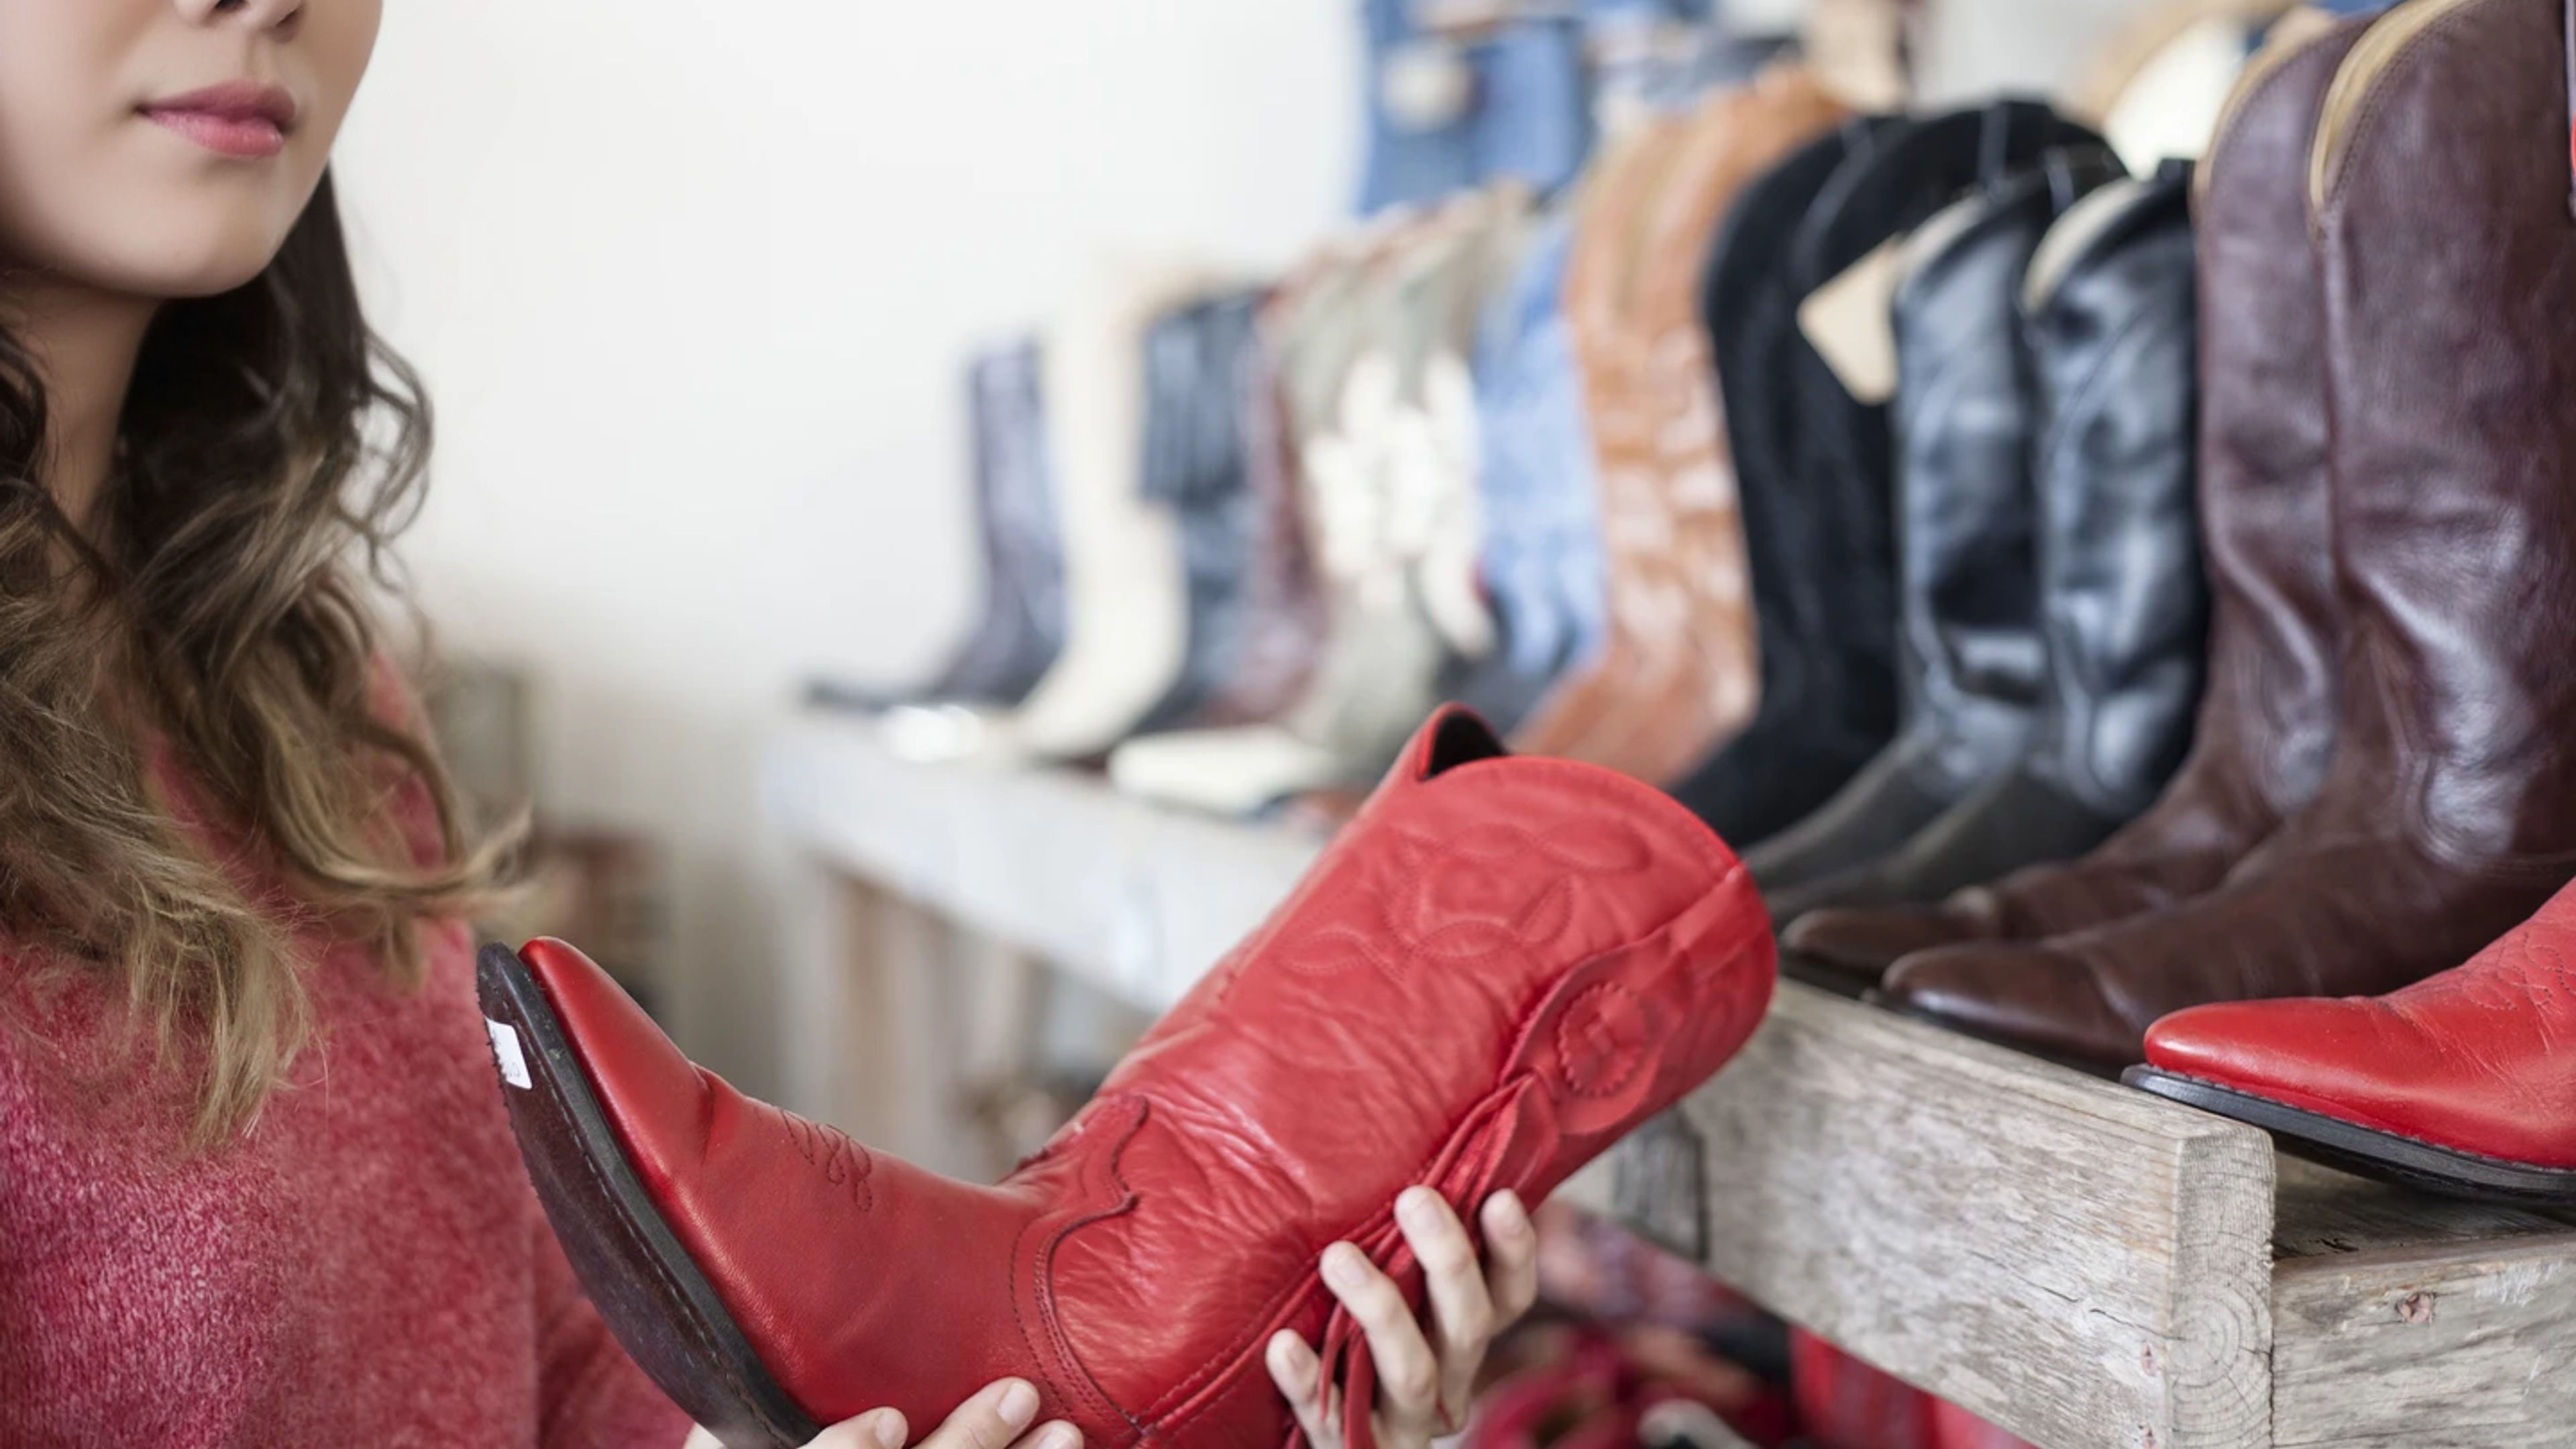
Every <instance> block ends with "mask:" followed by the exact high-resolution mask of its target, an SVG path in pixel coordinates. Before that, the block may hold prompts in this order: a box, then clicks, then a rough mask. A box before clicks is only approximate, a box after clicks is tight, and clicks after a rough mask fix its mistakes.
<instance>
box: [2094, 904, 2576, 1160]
mask: <svg viewBox="0 0 2576 1449" xmlns="http://www.w3.org/2000/svg"><path fill="white" fill-rule="evenodd" d="M2571 958H2576V888H2571V889H2570V890H2567V891H2563V892H2561V893H2560V894H2559V896H2558V897H2557V899H2555V900H2553V901H2551V902H2550V903H2549V904H2548V905H2546V906H2543V907H2541V909H2540V913H2539V914H2538V915H2536V916H2533V917H2532V918H2531V919H2530V920H2529V921H2528V922H2525V923H2524V924H2523V925H2521V926H2518V927H2516V928H2514V930H2513V931H2512V932H2511V933H2510V934H2508V935H2507V936H2505V938H2504V939H2502V940H2500V941H2498V942H2496V943H2495V944H2494V945H2492V946H2489V947H2487V948H2486V949H2485V950H2484V951H2481V952H2479V953H2478V954H2477V955H2476V956H2475V957H2474V958H2472V959H2471V960H2470V961H2469V963H2468V964H2467V965H2465V966H2462V967H2460V968H2458V969H2457V970H2454V971H2446V972H2444V973H2443V974H2441V975H2439V976H2436V977H2434V978H2432V979H2431V980H2429V981H2425V982H2421V983H2419V984H2417V985H2414V986H2409V987H2407V988H2406V989H2405V990H2403V991H2399V992H2396V993H2394V994H2393V995H2388V996H2378V997H2358V998H2350V999H2344V1000H2319V999H2304V1000H2288V1001H2249V1002H2241V1003H2233V1004H2229V1005H2223V1006H2203V1007H2196V1008H2194V1009H2192V1010H2190V1011H2184V1012H2177V1013H2176V1014H2174V1015H2172V1016H2169V1017H2166V1018H2165V1019H2164V1020H2162V1021H2160V1022H2157V1023H2156V1025H2155V1027H2154V1029H2153V1030H2151V1031H2149V1032H2148V1033H2147V1062H2148V1065H2146V1066H2143V1067H2133V1068H2131V1069H2130V1071H2129V1075H2128V1080H2129V1083H2130V1084H2131V1085H2132V1086H2137V1087H2142V1088H2144V1089H2146V1090H2147V1091H2150V1092H2153V1093H2155V1094H2157V1095H2158V1096H2162V1097H2171V1098H2172V1099H2174V1100H2175V1101H2178V1102H2185V1103H2189V1104H2190V1105H2192V1106H2194V1107H2201V1108H2205V1109H2207V1110H2209V1111H2212V1112H2216V1113H2218V1114H2220V1115H2222V1116H2227V1117H2234V1118H2236V1119H2238V1120H2239V1121H2243V1122H2250V1123H2252V1124H2253V1125H2255V1126H2257V1127H2262V1128H2265V1129H2268V1130H2269V1131H2271V1132H2274V1133H2276V1134H2278V1135H2279V1136H2281V1137H2282V1138H2284V1139H2286V1140H2287V1142H2288V1143H2289V1144H2290V1145H2291V1146H2293V1147H2295V1148H2297V1149H2299V1150H2300V1151H2303V1152H2305V1153H2307V1154H2309V1155H2311V1156H2315V1157H2319V1158H2322V1159H2324V1160H2326V1161H2329V1162H2332V1163H2334V1164H2336V1165H2337V1166H2342V1167H2349V1168H2353V1169H2355V1170H2357V1171H2361V1172H2366V1173H2369V1174H2371V1175H2373V1176H2377V1177H2385V1178H2393V1179H2395V1180H2397V1181H2400V1182H2406V1183H2412V1184H2415V1185H2417V1186H2421V1187H2430V1188H2433V1189H2436V1190H2438V1191H2443V1192H2450V1193H2457V1194H2467V1195H2472V1196H2491V1197H2504V1198H2518V1199H2524V1200H2532V1201H2540V1202H2551V1203H2576V975H2571V974H2570V973H2569V970H2568V962H2569V960H2570V959H2571Z"/></svg>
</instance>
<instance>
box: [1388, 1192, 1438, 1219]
mask: <svg viewBox="0 0 2576 1449" xmlns="http://www.w3.org/2000/svg"><path fill="white" fill-rule="evenodd" d="M1431 1197H1432V1193H1431V1189H1429V1188H1427V1187H1408V1188H1406V1189H1405V1190H1404V1195H1403V1196H1401V1197H1399V1198H1397V1199H1396V1200H1395V1215H1396V1216H1397V1217H1399V1218H1402V1219H1404V1222H1405V1225H1406V1226H1407V1227H1414V1228H1427V1227H1430V1226H1432V1225H1433V1223H1435V1222H1436V1221H1438V1219H1437V1218H1435V1217H1434V1216H1433V1214H1432V1211H1431Z"/></svg>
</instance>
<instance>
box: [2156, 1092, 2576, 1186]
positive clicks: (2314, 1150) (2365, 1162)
mask: <svg viewBox="0 0 2576 1449" xmlns="http://www.w3.org/2000/svg"><path fill="white" fill-rule="evenodd" d="M2121 1080H2122V1081H2124V1082H2127V1083H2128V1084H2129V1085H2130V1086H2132V1087H2135V1088H2137V1089H2138V1090H2140V1091H2142V1092H2148V1093H2151V1094H2153V1095H2155V1096H2158V1097H2162V1098H2164V1099H2166V1100H2167V1101H2171V1102H2180V1103H2182V1104H2183V1105H2184V1106H2186V1107H2197V1108H2199V1109H2200V1110H2201V1111H2204V1112H2210V1113H2215V1114H2216V1115H2218V1116H2221V1117H2230V1118H2233V1119H2235V1120H2236V1121H2239V1122H2243V1123H2246V1124H2247V1125H2249V1126H2254V1127H2260V1128H2262V1129H2263V1130H2264V1131H2266V1132H2269V1133H2271V1134H2272V1135H2273V1136H2274V1137H2275V1138H2277V1139H2279V1140H2280V1142H2281V1145H2282V1146H2284V1147H2286V1148H2289V1149H2291V1150H2292V1151H2295V1152H2297V1153H2298V1154H2299V1155H2300V1156H2302V1157H2307V1158H2312V1159H2314V1160H2316V1161H2318V1162H2322V1163H2324V1164H2325V1165H2327V1166H2328V1167H2338V1168H2342V1169H2344V1170H2346V1171H2349V1172H2357V1173H2360V1174H2362V1175H2363V1176H2366V1177H2376V1178H2379V1179H2381V1180H2383V1181H2387V1182H2394V1183H2397V1184H2399V1185H2401V1186H2405V1187H2416V1188H2422V1189H2424V1190H2426V1191H2428V1192H2437V1193H2441V1194H2443V1195H2444V1196H2447V1197H2466V1198H2481V1199H2499V1198H2500V1199H2504V1200H2507V1201H2512V1202H2522V1203H2539V1204H2544V1205H2548V1206H2553V1207H2565V1206H2568V1205H2570V1204H2576V1172H2571V1171H2568V1170H2566V1169H2563V1168H2554V1167H2534V1166H2531V1165H2529V1164H2527V1163H2520V1162H2509V1161H2506V1160H2505V1159H2503V1158H2500V1157H2481V1156H2479V1155H2477V1154H2476V1153H2473V1152H2462V1151H2459V1150H2458V1149H2456V1148H2451V1147H2443V1146H2440V1145H2438V1144H2436V1143H2431V1142H2425V1141H2422V1140H2420V1139H2418V1138H2413V1137H2404V1136H2400V1135H2398V1134H2397V1133H2394V1132H2382V1131H2380V1130H2378V1129H2377V1128H2373V1127H2362V1126H2357V1125H2355V1124H2353V1123H2350V1122H2346V1121H2343V1120H2342V1119H2340V1118H2336V1117H2328V1116H2326V1115H2324V1114H2323V1113H2319V1112H2311V1111H2308V1110H2306V1109H2305V1108H2302V1107H2293V1106H2291V1105H2289V1104H2288V1103H2286V1102H2276V1101H2274V1100H2272V1099H2271V1098H2269V1097H2262V1096H2257V1095H2255V1094H2254V1093H2251V1092H2240V1091H2238V1090H2236V1089H2235V1088H2233V1087H2222V1086H2220V1085H2218V1084H2217V1083H2216V1082H2205V1081H2202V1080H2201V1079H2199V1078H2198V1077H2186V1076H2180V1075H2177V1074H2176V1073H2173V1072H2165V1071H2158V1070H2157V1069H2156V1068H2154V1067H2131V1068H2130V1069H2129V1070H2128V1073H2127V1074H2126V1075H2125V1076H2123V1077H2122V1078H2121Z"/></svg>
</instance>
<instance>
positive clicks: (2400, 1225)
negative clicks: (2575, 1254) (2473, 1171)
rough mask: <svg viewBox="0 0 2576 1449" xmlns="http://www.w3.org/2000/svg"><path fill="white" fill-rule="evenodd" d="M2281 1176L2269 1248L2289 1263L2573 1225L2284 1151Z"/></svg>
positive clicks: (2424, 1249) (2490, 1239) (2496, 1240)
mask: <svg viewBox="0 0 2576 1449" xmlns="http://www.w3.org/2000/svg"><path fill="white" fill-rule="evenodd" d="M2278 1176H2279V1186H2278V1187H2277V1188H2276V1189H2275V1194H2274V1204H2275V1205H2274V1208H2273V1214H2272V1216H2273V1228H2272V1253H2273V1256H2274V1257H2276V1258H2278V1259H2280V1260H2281V1261H2282V1262H2284V1263H2288V1262H2291V1261H2294V1260H2298V1259H2306V1258H2337V1257H2349V1256H2352V1255H2354V1254H2360V1253H2390V1252H2396V1251H2400V1250H2412V1251H2415V1252H2417V1253H2426V1254H2429V1253H2433V1252H2438V1251H2440V1250H2442V1249H2445V1248H2449V1247H2452V1246H2454V1245H2456V1244H2460V1243H2473V1242H2483V1243H2490V1244H2494V1245H2496V1246H2502V1245H2503V1244H2504V1242H2505V1241H2507V1240H2510V1239H2515V1238H2529V1237H2539V1236H2547V1235H2552V1234H2558V1233H2565V1232H2567V1231H2569V1230H2570V1228H2571V1226H2576V1225H2571V1224H2570V1223H2568V1222H2567V1221H2566V1220H2565V1219H2563V1218H2560V1217H2555V1216H2551V1215H2549V1214H2547V1213H2542V1212H2537V1211H2534V1210H2531V1209H2527V1208H2518V1207H2508V1206H2505V1205H2503V1204H2500V1203H2490V1202H2471V1201H2468V1200H2466V1199H2462V1198H2449V1197H2436V1196H2434V1195H2433V1194H2431V1193H2424V1192H2414V1191H2410V1190H2408V1189H2406V1188H2402V1187H2392V1186H2390V1185H2389V1184H2387V1183H2383V1182H2373V1181H2371V1180H2369V1179H2367V1178H2360V1177H2354V1176H2352V1175H2350V1174H2348V1173H2342V1172H2337V1171H2335V1170H2334V1169H2333V1168H2330V1167H2321V1166H2319V1165H2317V1164H2316V1163H2313V1162H2309V1161H2307V1160H2305V1159H2304V1158H2300V1157H2295V1156H2290V1155H2286V1154H2285V1155H2284V1156H2283V1157H2282V1158H2281V1161H2280V1168H2279V1172H2278ZM2570 1437H2571V1438H2576V1433H2571V1435H2570Z"/></svg>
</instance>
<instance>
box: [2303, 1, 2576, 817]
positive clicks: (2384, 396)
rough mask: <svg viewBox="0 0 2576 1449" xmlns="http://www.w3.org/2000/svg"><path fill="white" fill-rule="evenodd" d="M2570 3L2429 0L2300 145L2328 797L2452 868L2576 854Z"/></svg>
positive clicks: (2413, 10) (2367, 55)
mask: <svg viewBox="0 0 2576 1449" xmlns="http://www.w3.org/2000/svg"><path fill="white" fill-rule="evenodd" d="M2561 25H2562V18H2561V12H2560V6H2559V3H2558V0H2418V3H2415V4H2412V5H2408V6H2405V7H2403V8H2400V9H2398V10H2396V11H2393V12H2391V13H2390V14H2389V15H2388V16H2386V17H2385V18H2383V19H2382V20H2381V21H2380V22H2379V23H2378V24H2377V25H2375V26H2373V27H2372V28H2371V30H2370V31H2369V32H2368V33H2367V34H2366V35H2365V36H2364V37H2363V38H2362V40H2361V41H2360V42H2359V43H2358V44H2356V45H2355V46H2354V47H2353V49H2352V51H2351V53H2350V55H2349V56H2347V57H2346V59H2345V61H2344V63H2343V65H2342V67H2341V69H2340V70H2339V71H2338V72H2337V74H2336V77H2335V80H2334V84H2333V86H2332V88H2331V89H2330V90H2329V92H2328V94H2327V96H2326V100H2325V104H2324V110H2323V114H2322V116H2321V119H2320V122H2319V126H2318V133H2317V139H2316V143H2315V145H2314V147H2313V148H2312V151H2311V158H2310V173H2309V194H2308V205H2309V208H2310V212H2311V215H2312V217H2313V220H2314V225H2315V228H2316V234H2317V238H2318V246H2319V249H2320V254H2321V257H2322V262H2323V268H2324V296H2325V308H2326V339H2327V359H2328V374H2329V386H2330V392H2329V397H2330V403H2331V418H2332V424H2333V429H2334V433H2333V452H2332V469H2333V472H2332V490H2333V510H2334V512H2333V524H2334V549H2335V563H2336V568H2337V572H2338V575H2339V578H2340V581H2341V589H2342V598H2343V603H2344V606H2345V608H2346V609H2347V611H2348V617H2349V619H2350V620H2351V626H2350V627H2351V635H2350V637H2349V639H2348V640H2347V643H2346V647H2345V651H2344V665H2345V672H2346V676H2347V677H2346V681H2345V690H2344V701H2345V704H2344V713H2343V720H2344V729H2345V738H2344V742H2343V744H2342V745H2341V746H2340V747H2339V751H2338V756H2337V760H2336V763H2335V767H2334V769H2335V776H2334V781H2333V783H2332V784H2330V786H2329V792H2330V793H2331V794H2333V795H2335V797H2336V798H2337V800H2338V802H2339V803H2340V805H2341V807H2342V811H2343V812H2345V813H2350V814H2354V815H2358V816H2364V817H2378V818H2380V819H2385V818H2386V817H2387V816H2388V809H2387V807H2388V805H2389V804H2390V802H2391V801H2392V800H2393V801H2394V802H2396V803H2397V805H2398V807H2399V810H2400V812H2401V815H2400V817H2399V822H2398V823H2399V827H2400V828H2401V829H2404V830H2405V831H2406V833H2407V834H2408V835H2409V836H2411V837H2414V838H2417V839H2420V840H2422V841H2424V842H2425V844H2426V845H2427V846H2428V847H2429V848H2430V849H2432V850H2433V851H2434V852H2435V853H2436V854H2439V855H2447V856H2449V857H2452V858H2456V859H2464V860H2495V859H2518V858H2529V857H2546V856H2558V855H2563V854H2564V853H2566V852H2568V851H2570V850H2576V749H2571V748H2570V747H2569V745H2568V743H2567V728H2568V722H2569V721H2570V720H2571V719H2576V670H2571V669H2570V668H2569V667H2568V662H2567V647H2566V641H2567V637H2568V633H2569V630H2570V628H2571V627H2576V326H2571V323H2570V319H2571V318H2576V220H2571V218H2570V216H2569V214H2568V208H2567V205H2566V202H2567V182H2568V174H2567V160H2568V158H2567V156H2566V155H2565V153H2564V152H2563V150H2562V148H2561V147H2560V145H2559V144H2558V143H2559V141H2560V139H2561V138H2563V137H2565V136H2566V135H2567V134H2568V130H2569V126H2568V114H2569V108H2568V79H2567V76H2566V73H2565V69H2564V67H2563V65H2562V64H2561V57H2562V54H2563V52H2562V50H2561V45H2562V41H2563V32H2562V29H2561Z"/></svg>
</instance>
